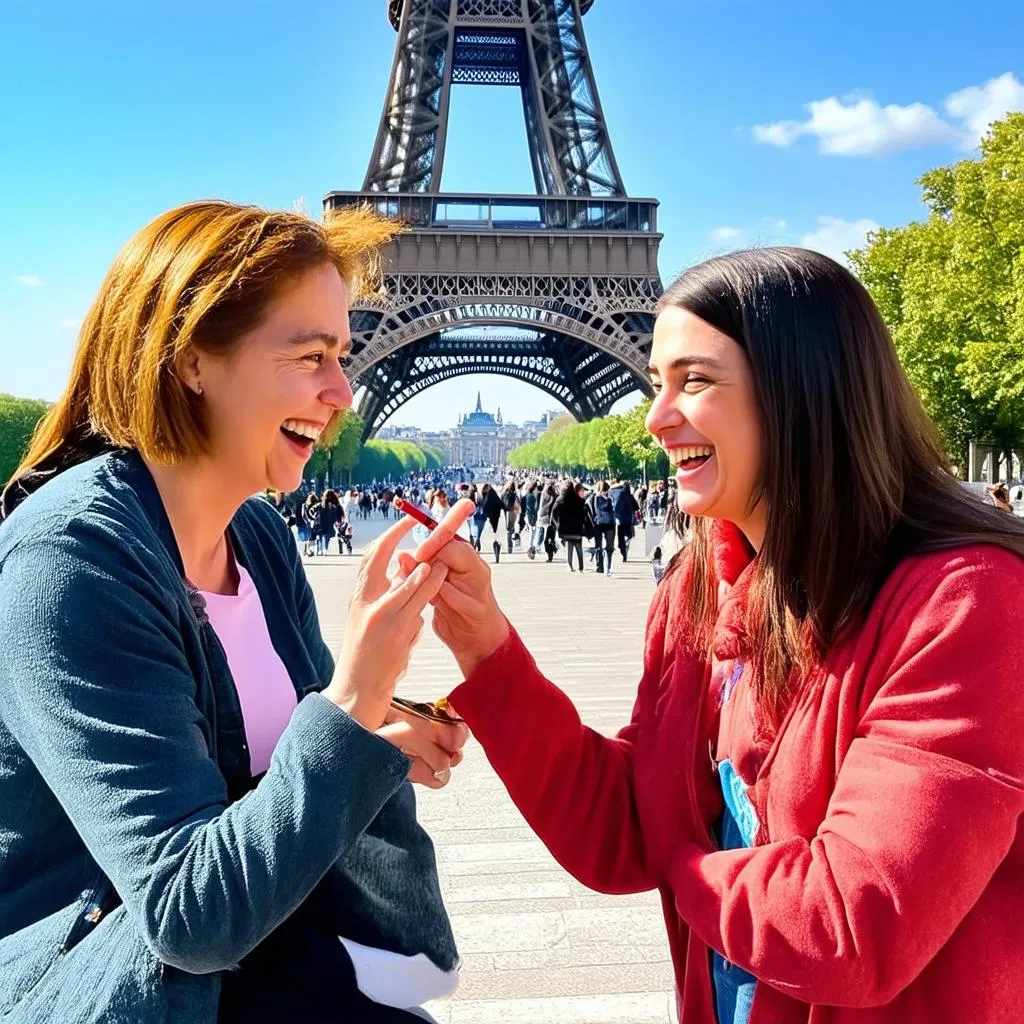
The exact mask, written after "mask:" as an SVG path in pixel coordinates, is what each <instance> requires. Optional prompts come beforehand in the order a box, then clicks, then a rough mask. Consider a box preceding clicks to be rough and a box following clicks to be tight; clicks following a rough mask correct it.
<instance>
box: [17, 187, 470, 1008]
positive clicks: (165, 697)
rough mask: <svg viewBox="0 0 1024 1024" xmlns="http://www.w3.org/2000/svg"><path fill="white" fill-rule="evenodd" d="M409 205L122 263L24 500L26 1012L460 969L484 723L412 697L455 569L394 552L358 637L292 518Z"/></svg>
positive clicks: (218, 225)
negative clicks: (418, 794) (453, 887)
mask: <svg viewBox="0 0 1024 1024" xmlns="http://www.w3.org/2000/svg"><path fill="white" fill-rule="evenodd" d="M394 230H395V229H394V227H393V226H392V225H390V224H388V223H387V222H385V221H382V220H380V219H378V218H377V217H375V216H374V215H372V214H370V213H368V212H365V211H361V210H353V211H349V212H347V213H345V214H343V215H341V216H339V217H337V218H335V219H333V220H330V221H329V222H327V223H326V224H323V225H321V224H317V223H315V222H314V221H312V220H310V219H309V218H307V217H305V216H301V215H298V214H294V213H274V212H267V211H265V210H261V209H258V208H256V207H245V206H236V205H233V204H230V203H222V202H212V201H211V202H199V203H193V204H189V205H186V206H182V207H179V208H177V209H174V210H171V211H170V212H168V213H165V214H163V215H162V216H160V217H158V218H157V219H156V220H154V221H153V222H152V223H151V224H149V225H148V226H147V227H145V228H144V229H143V230H142V231H141V232H140V233H139V234H138V235H136V236H135V237H134V238H133V239H132V240H131V241H130V242H129V243H128V244H127V246H126V247H125V248H124V250H123V251H122V252H121V253H120V255H119V256H118V257H117V259H116V260H115V262H114V264H113V266H112V268H111V270H110V272H109V273H108V275H107V277H106V280H105V281H104V283H103V285H102V287H101V288H100V292H99V295H98V296H97V298H96V300H95V302H94V303H93V305H92V308H91V309H90V311H89V313H88V315H87V316H86V319H85V322H84V324H83V326H82V333H81V337H80V339H79V345H78V351H77V354H76V356H75V361H74V366H73V369H72V374H71V381H70V383H69V385H68V387H67V390H66V391H65V393H64V395H63V397H62V398H61V399H60V400H59V401H58V402H57V403H56V404H55V405H54V406H53V408H52V409H51V410H50V411H49V413H48V414H47V416H46V417H45V418H44V420H43V421H42V423H41V424H40V426H39V428H38V430H37V432H36V435H35V437H34V439H33V441H32V443H31V446H30V448H29V451H28V454H27V455H26V457H25V460H24V462H23V463H22V465H21V466H20V467H19V468H18V470H17V472H16V473H15V475H14V478H13V479H12V480H11V482H10V484H9V485H8V487H7V488H6V490H5V492H4V496H3V509H2V512H3V516H4V522H3V525H2V526H0V636H3V643H2V644H0V692H2V694H3V699H2V700H0V1016H3V1017H4V1019H5V1020H10V1021H12V1022H13V1021H17V1022H19V1024H29V1022H52V1021H60V1022H61V1024H85V1022H99V1021H123V1022H125V1024H128V1022H131V1024H145V1022H150V1021H152V1022H157V1021H160V1022H163V1021H168V1020H170V1021H182V1022H184V1021H188V1022H190V1024H192V1022H197V1021H198V1022H201V1021H209V1022H213V1021H239V1022H241V1021H247V1022H248V1021H254V1020H281V1021H283V1020H295V1021H352V1020H359V1021H381V1022H384V1021H399V1020H407V1019H413V1018H418V1017H422V1016H423V1015H422V1013H420V1012H419V1011H418V1010H417V1009H416V1008H417V1007H419V1006H420V1004H421V1003H422V1002H424V1001H426V1000H428V999H432V998H435V997H437V996H439V995H443V994H446V993H447V992H449V991H450V990H451V989H452V988H453V987H454V979H455V973H454V969H455V966H456V961H457V956H456V951H455V946H454V942H453V938H452V933H451V929H450V926H449V922H448V918H447V915H446V913H445V909H444V907H443V905H442V903H441V896H440V891H439V885H438V878H437V871H436V865H435V857H434V850H433V846H432V844H431V842H430V840H429V838H428V837H427V835H426V833H425V832H423V830H422V829H421V828H420V827H419V825H418V824H417V821H416V810H415V800H414V797H413V793H412V789H411V787H410V786H409V785H408V780H412V781H415V782H420V783H423V784H424V785H426V786H429V787H431V788H437V787H440V786H442V785H444V783H445V782H446V781H447V779H448V777H449V775H450V771H451V768H452V766H453V765H455V764H457V763H458V761H459V760H460V759H461V747H462V744H463V743H464V741H465V732H464V727H462V726H458V725H456V724H454V723H453V724H452V725H451V726H443V725H435V724H434V723H430V722H425V721H421V720H419V719H412V718H409V717H407V716H405V715H403V714H401V713H400V712H397V711H396V710H394V709H393V708H392V707H391V697H392V694H393V691H394V687H395V684H396V681H397V680H398V679H399V678H400V677H401V675H402V674H403V672H404V671H405V668H406V665H407V663H408V658H409V653H410V650H411V648H412V646H413V644H414V643H415V641H416V638H417V637H418V635H419V632H420V629H421V627H422V615H421V613H422V611H423V609H424V607H425V605H426V604H427V602H428V601H429V599H430V598H431V597H433V596H435V595H436V593H437V590H438V587H439V586H440V585H441V583H442V582H443V581H444V578H445V575H446V571H447V570H445V568H444V567H443V566H437V567H436V568H426V567H425V568H424V569H423V570H422V571H420V572H419V573H416V574H415V575H414V576H410V577H409V578H408V579H406V580H404V581H403V582H401V583H395V584H394V585H392V584H391V581H390V580H389V579H388V576H387V571H386V570H387V565H388V562H389V560H390V558H391V555H392V553H393V552H394V550H395V547H396V545H397V544H398V542H399V540H400V539H401V537H402V536H403V534H404V533H405V531H406V530H407V528H408V526H409V525H410V524H409V523H408V522H404V521H403V522H401V523H398V524H396V525H395V526H394V527H392V529H390V530H389V531H387V533H385V534H384V535H383V536H382V537H381V539H380V540H379V542H378V543H377V545H376V546H375V547H374V548H373V549H372V550H371V551H370V552H369V553H368V555H367V556H366V558H365V559H364V561H363V564H362V566H361V569H360V574H359V580H358V583H357V588H356V594H355V597H354V599H353V601H352V604H351V607H350V610H349V614H348V620H347V623H346V627H345V634H344V642H343V644H342V648H341V652H340V654H339V657H338V659H337V662H336V663H335V660H334V658H333V657H332V655H331V652H330V650H329V649H328V647H327V645H326V644H325V643H324V640H323V637H322V636H321V633H320V627H319V624H318V622H317V613H316V608H315V606H314V603H313V595H312V592H311V590H310V587H309V584H308V582H307V580H306V577H305V574H304V572H303V569H302V565H301V563H300V560H299V556H298V552H297V550H296V546H295V543H294V541H293V540H292V537H291V535H290V533H289V532H288V529H287V527H286V526H285V524H284V523H283V522H282V520H281V518H280V516H278V515H277V514H276V513H275V511H274V509H273V508H272V507H271V505H270V504H269V503H268V502H267V501H265V500H264V499H263V498H262V497H257V498H250V496H251V495H253V494H256V493H257V492H262V491H264V490H265V489H268V488H269V489H274V490H279V491H284V492H291V491H294V490H295V489H296V487H297V486H298V484H299V482H300V480H301V477H302V471H303V467H304V466H305V464H306V461H307V460H308V458H309V456H310V454H311V452H312V450H313V446H314V444H315V443H316V441H317V438H318V437H319V436H320V435H321V434H322V433H324V432H326V431H329V430H330V429H331V428H332V426H333V424H334V422H335V421H336V420H337V419H338V417H339V416H340V414H341V413H342V412H343V411H344V410H345V409H346V408H348V407H349V406H350V404H351V402H352V391H351V388H350V387H349V384H348V381H347V380H346V379H345V374H344V372H343V370H342V365H341V364H342V360H343V359H344V358H345V356H346V354H347V352H348V349H349V345H350V338H349V326H348V310H349V303H350V301H351V299H352V298H353V297H354V296H355V295H356V294H357V292H358V289H359V288H360V287H361V286H362V284H363V282H364V281H365V280H366V279H367V277H368V275H370V274H372V273H373V271H374V262H375V256H376V253H377V250H378V249H379V247H380V246H381V245H382V244H383V243H384V242H385V241H387V240H388V239H389V238H390V237H391V236H392V235H393V233H394Z"/></svg>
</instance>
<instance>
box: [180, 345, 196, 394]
mask: <svg viewBox="0 0 1024 1024" xmlns="http://www.w3.org/2000/svg"><path fill="white" fill-rule="evenodd" d="M174 370H175V373H177V375H178V377H179V378H180V379H181V381H182V383H184V385H185V387H187V388H188V389H189V390H190V391H191V392H193V394H196V395H201V394H202V393H203V377H202V373H201V372H200V367H199V353H198V351H196V349H194V348H193V347H192V346H191V345H190V346H189V347H188V348H186V349H185V351H184V352H182V353H181V354H180V355H179V356H178V357H177V359H175V361H174Z"/></svg>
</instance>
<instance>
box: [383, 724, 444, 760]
mask: <svg viewBox="0 0 1024 1024" xmlns="http://www.w3.org/2000/svg"><path fill="white" fill-rule="evenodd" d="M414 721H415V724H413V722H412V721H408V722H393V723H392V724H391V725H382V726H381V727H380V728H379V729H378V730H377V735H378V736H380V737H381V739H385V740H387V741H388V743H390V744H392V745H393V746H396V747H398V749H399V750H402V751H404V752H405V754H406V755H407V756H408V757H418V758H420V759H421V760H423V761H424V762H426V764H428V765H429V766H430V770H431V771H432V772H443V771H447V770H450V769H451V766H452V755H451V754H450V753H449V752H448V751H447V750H445V749H444V748H443V747H440V746H438V744H437V743H435V742H434V739H433V732H434V731H435V730H436V732H438V733H439V732H441V729H440V728H437V727H435V726H434V725H433V723H431V722H424V721H423V720H422V719H419V720H414Z"/></svg>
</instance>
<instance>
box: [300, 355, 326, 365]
mask: <svg viewBox="0 0 1024 1024" xmlns="http://www.w3.org/2000/svg"><path fill="white" fill-rule="evenodd" d="M302 359H303V362H312V363H315V364H316V365H317V366H321V365H322V364H323V361H324V354H323V352H310V353H309V354H308V355H305V356H303V357H302Z"/></svg>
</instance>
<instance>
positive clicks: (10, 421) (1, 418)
mask: <svg viewBox="0 0 1024 1024" xmlns="http://www.w3.org/2000/svg"><path fill="white" fill-rule="evenodd" d="M47 408H48V406H47V403H46V402H43V401H40V400H38V399H34V398H15V397H14V395H5V394H0V490H2V489H3V487H4V486H5V485H6V483H7V481H8V480H10V478H11V476H12V475H13V473H14V471H15V469H17V468H18V464H19V463H20V462H21V459H22V456H23V455H24V454H25V449H26V448H27V447H28V442H29V441H30V440H31V438H32V432H33V431H34V430H35V429H36V424H37V423H38V422H39V420H40V418H41V417H42V415H43V413H44V412H46V410H47Z"/></svg>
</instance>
